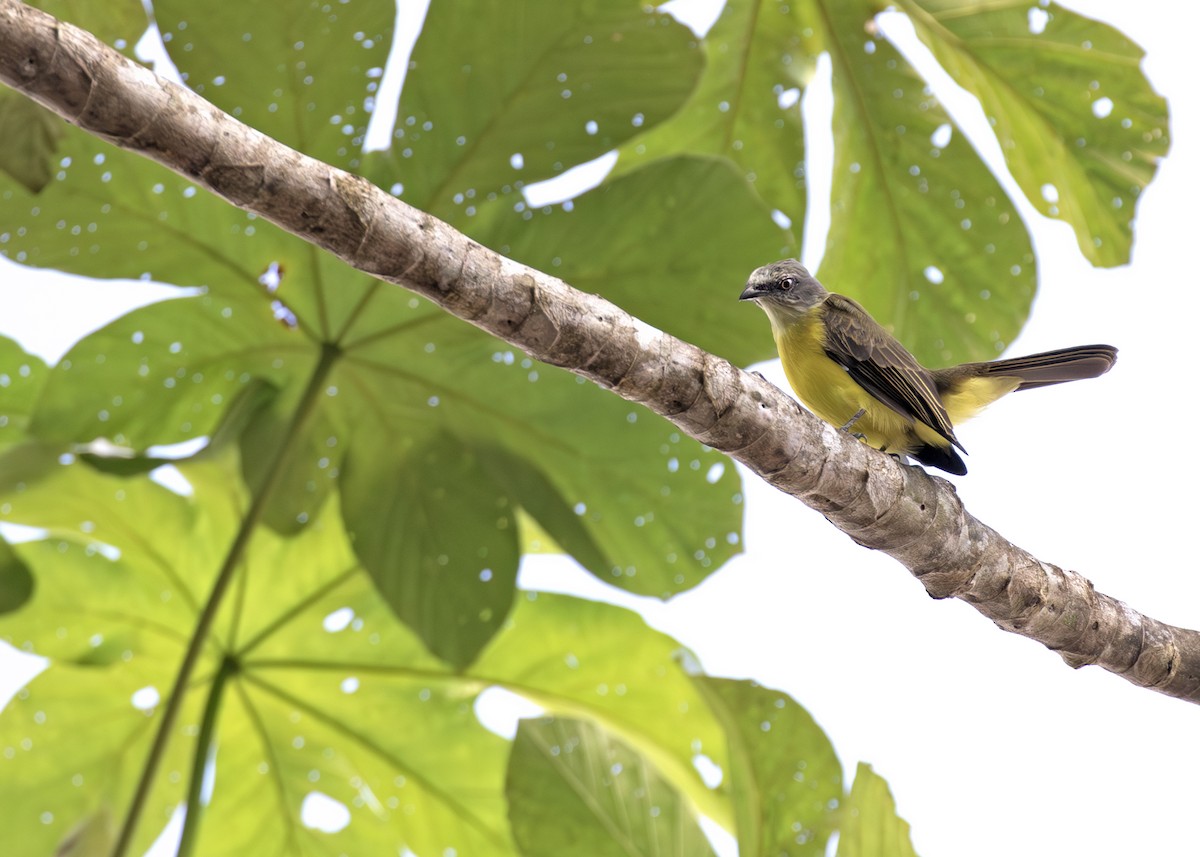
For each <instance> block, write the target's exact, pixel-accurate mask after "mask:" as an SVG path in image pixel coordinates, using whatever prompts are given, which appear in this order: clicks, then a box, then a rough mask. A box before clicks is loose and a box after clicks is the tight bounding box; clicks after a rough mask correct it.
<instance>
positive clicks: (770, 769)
mask: <svg viewBox="0 0 1200 857" xmlns="http://www.w3.org/2000/svg"><path fill="white" fill-rule="evenodd" d="M695 682H696V685H697V687H698V688H699V689H700V691H701V692H702V693H703V695H704V697H705V699H706V700H707V701H708V704H709V705H710V706H712V709H713V711H714V712H715V713H716V715H717V717H718V719H720V721H721V723H722V725H723V726H724V728H725V734H726V736H727V737H728V739H729V757H730V765H731V770H730V780H731V782H730V784H729V792H730V797H731V799H732V801H733V807H734V815H735V817H736V819H737V835H738V853H740V854H770V855H789V857H822V855H824V854H825V846H826V844H827V842H828V840H829V835H830V834H831V833H833V831H834V830H835V829H836V826H837V821H838V803H839V800H840V799H841V797H842V765H841V762H839V761H838V758H837V754H836V753H834V751H833V745H832V744H830V743H829V739H828V738H827V737H826V736H825V732H824V731H823V730H822V729H821V727H820V726H818V725H817V724H816V722H815V721H814V720H813V719H812V716H811V715H810V714H809V713H808V712H807V711H805V710H804V708H802V707H801V706H800V705H799V704H797V703H796V701H795V700H793V699H791V698H790V697H789V696H787V695H786V694H783V693H780V692H779V691H774V690H770V689H768V688H765V687H762V686H760V685H757V684H755V683H754V682H751V681H734V680H732V679H722V678H709V677H708V676H703V675H700V676H696V678H695Z"/></svg>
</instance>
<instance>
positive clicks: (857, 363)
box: [824, 294, 966, 452]
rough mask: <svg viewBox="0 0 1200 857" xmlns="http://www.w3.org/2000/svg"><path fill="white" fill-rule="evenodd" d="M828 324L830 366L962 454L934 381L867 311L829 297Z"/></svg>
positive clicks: (826, 331) (826, 313)
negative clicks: (842, 371)
mask: <svg viewBox="0 0 1200 857" xmlns="http://www.w3.org/2000/svg"><path fill="white" fill-rule="evenodd" d="M824 321H825V353H826V354H828V355H829V358H830V359H831V360H833V361H834V362H835V363H837V364H839V365H840V366H842V368H844V369H845V370H846V372H847V373H848V374H849V375H850V377H851V378H853V379H854V380H855V381H856V382H857V383H858V384H859V385H860V386H861V387H862V388H863V389H864V390H866V391H867V392H868V393H870V394H871V395H872V396H874V397H875V398H877V399H879V401H881V402H883V403H884V404H885V405H887V406H888V407H889V408H891V409H892V410H893V411H895V412H896V413H898V414H900V415H901V416H903V417H905V418H906V419H910V420H920V421H921V422H923V423H925V424H926V425H927V426H929V427H930V428H932V429H933V430H934V431H936V432H937V433H938V434H940V435H941V436H942V437H944V438H945V439H946V440H947V441H949V442H950V443H952V444H954V445H955V446H957V447H958V448H959V449H962V448H963V447H962V444H960V443H959V442H958V438H956V437H955V436H954V426H953V424H951V422H950V417H949V415H947V413H946V408H945V407H944V406H943V405H942V400H941V397H940V396H938V392H937V385H936V384H935V382H934V379H933V375H932V374H931V373H930V372H929V370H928V369H926V368H925V367H924V366H922V365H921V364H920V363H918V362H917V359H916V358H915V357H913V356H912V355H911V354H910V353H909V352H908V349H906V348H905V347H904V346H903V345H901V344H900V342H899V341H898V340H897V339H896V338H895V337H894V336H892V335H891V334H890V333H888V332H887V331H886V330H884V329H883V327H882V326H881V325H880V324H879V323H878V322H876V321H875V319H873V318H871V316H870V315H869V314H868V313H867V311H866V310H865V309H863V308H862V307H861V306H859V304H858V303H856V302H855V301H853V300H851V299H850V298H847V297H845V296H843V295H837V294H830V296H829V298H828V299H827V300H826V301H825V312H824ZM963 451H964V452H965V451H966V450H963Z"/></svg>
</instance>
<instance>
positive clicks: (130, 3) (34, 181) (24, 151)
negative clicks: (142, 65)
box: [0, 0, 147, 193]
mask: <svg viewBox="0 0 1200 857" xmlns="http://www.w3.org/2000/svg"><path fill="white" fill-rule="evenodd" d="M29 5H31V6H36V7H37V8H39V9H42V10H43V11H46V12H49V13H50V14H51V15H54V16H55V17H56V18H60V19H62V20H65V21H70V22H71V23H73V24H75V25H76V26H78V27H81V28H82V29H84V30H87V31H88V32H90V33H92V34H93V35H94V36H96V37H97V38H98V39H100V40H101V41H103V42H107V43H109V44H111V45H113V46H114V47H116V49H117V50H119V51H122V52H124V53H125V54H126V55H132V53H133V46H134V45H135V44H136V43H137V41H138V39H139V37H140V36H141V35H142V33H144V32H145V30H146V24H147V21H146V12H145V9H144V8H143V7H142V4H141V2H139V0H33V2H31V3H30V4H29ZM66 128H67V123H66V122H64V121H63V120H62V119H61V118H59V117H58V116H57V115H55V114H54V113H52V112H51V111H49V110H47V109H46V108H44V107H42V106H41V105H40V104H38V103H36V102H34V101H31V100H30V99H29V98H27V97H25V96H24V95H22V94H20V93H18V92H16V91H15V90H11V89H0V171H3V172H5V173H8V175H10V176H11V177H12V178H13V179H15V180H16V181H17V182H19V183H20V184H22V185H23V186H24V187H25V188H26V189H27V190H29V191H30V192H32V193H37V192H38V191H40V190H42V188H44V187H45V186H46V185H47V184H48V183H49V182H50V179H51V177H52V176H53V175H54V173H55V171H56V170H57V169H58V168H59V166H60V163H59V158H58V147H59V142H60V141H61V140H62V137H63V133H64V131H65V130H66ZM67 160H68V161H69V158H68V159H67Z"/></svg>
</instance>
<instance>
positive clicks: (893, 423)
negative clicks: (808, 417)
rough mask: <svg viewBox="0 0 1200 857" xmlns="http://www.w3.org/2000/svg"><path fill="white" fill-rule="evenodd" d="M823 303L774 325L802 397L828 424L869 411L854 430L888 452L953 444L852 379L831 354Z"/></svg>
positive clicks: (782, 355)
mask: <svg viewBox="0 0 1200 857" xmlns="http://www.w3.org/2000/svg"><path fill="white" fill-rule="evenodd" d="M822 311H823V308H822V307H819V306H818V307H816V308H814V309H812V310H810V311H809V312H808V313H806V314H804V315H800V316H794V317H792V318H789V319H779V320H776V318H774V316H773V314H770V313H768V314H769V315H772V318H771V329H772V332H773V333H774V335H775V345H776V346H777V347H778V348H779V356H780V359H781V360H782V362H783V373H784V375H786V376H787V379H788V383H789V384H791V386H792V389H793V390H794V391H795V393H796V396H797V397H798V398H799V399H800V401H801V402H803V403H804V406H805V407H806V408H808V409H809V410H810V411H812V412H813V413H814V414H816V415H817V416H819V417H820V418H821V419H823V420H825V422H827V423H830V424H832V425H834V426H837V427H839V428H840V427H841V426H843V425H845V424H846V423H847V422H849V420H850V419H851V418H852V417H853V416H854V415H855V414H856V413H858V412H859V410H864V411H865V412H866V413H864V414H863V416H861V417H860V418H859V419H858V420H857V421H856V422H855V423H854V427H853V428H852V429H851V431H853V432H855V433H856V434H861V435H863V436H864V439H865V440H866V442H867V443H868V444H870V445H871V446H873V447H875V448H876V449H882V450H884V451H886V452H895V453H908V452H911V451H912V450H914V449H916V448H917V447H918V446H920V445H921V443H922V442H924V443H932V444H935V445H937V446H948V445H949V444H948V442H947V441H946V440H945V439H944V438H943V437H941V435H939V434H938V433H937V432H935V431H933V429H931V428H929V427H928V426H926V425H925V424H924V423H919V422H917V423H914V421H912V420H909V419H906V418H905V417H903V416H901V415H900V414H898V413H896V412H895V411H894V410H892V409H891V408H889V407H888V406H887V405H885V404H883V403H882V402H880V401H879V400H878V399H876V398H875V397H874V396H872V395H871V394H870V393H868V392H867V391H866V390H864V389H863V388H862V387H861V386H859V384H858V383H857V382H856V381H854V379H852V378H851V377H850V375H849V374H848V373H847V372H846V370H845V369H843V368H842V367H841V366H839V365H838V364H837V363H835V362H834V361H833V360H831V359H830V358H829V356H828V355H827V354H826V353H825V328H824V325H823V324H821V323H820V322H821V316H820V314H821V312H822Z"/></svg>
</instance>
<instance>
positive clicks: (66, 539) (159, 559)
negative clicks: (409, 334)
mask: <svg viewBox="0 0 1200 857" xmlns="http://www.w3.org/2000/svg"><path fill="white" fill-rule="evenodd" d="M223 449H224V452H223V453H222V452H220V451H214V452H213V453H212V454H211V455H210V456H208V457H207V458H204V459H197V460H194V461H190V462H184V463H181V464H179V465H178V467H179V470H180V471H181V472H182V473H183V475H184V476H185V477H186V478H187V480H188V481H189V483H190V485H191V487H192V495H191V496H188V497H182V496H178V495H176V494H173V493H171V492H170V491H167V490H166V489H164V488H162V487H160V486H158V485H156V484H154V483H153V482H151V481H149V480H148V479H146V478H145V477H132V478H118V477H114V476H109V475H106V474H102V473H99V472H97V471H96V470H95V469H93V468H91V467H88V466H86V465H84V464H82V463H79V462H75V463H67V464H63V463H60V462H59V459H58V458H57V456H56V455H55V454H54V453H53V451H52V450H43V451H42V452H41V453H38V452H37V451H36V450H33V449H28V448H25V449H21V450H14V451H11V452H10V453H9V455H8V456H5V457H4V458H0V474H2V475H4V477H5V478H4V479H3V480H0V497H2V498H3V503H2V504H0V510H2V514H3V517H4V518H5V519H6V520H11V521H15V522H19V523H24V524H26V525H28V526H36V527H43V528H45V529H47V530H48V531H49V534H48V536H47V538H46V539H44V540H42V541H38V542H30V543H25V544H21V545H18V546H17V548H16V549H17V551H18V552H19V555H20V557H21V559H22V561H23V562H25V563H26V564H27V565H28V566H29V567H30V568H31V569H32V570H33V571H34V572H35V574H36V575H37V577H38V580H39V586H38V588H37V590H36V591H35V592H34V595H33V597H32V598H31V599H30V600H29V601H28V602H27V603H26V604H24V605H23V606H22V607H20V608H19V609H17V610H15V611H13V612H11V613H8V614H5V615H3V616H2V617H0V635H3V638H4V639H5V640H7V641H8V642H10V643H12V644H13V645H16V646H17V647H19V648H21V649H23V650H25V651H30V652H34V653H37V654H41V655H43V656H46V657H49V658H50V659H51V664H50V667H49V669H48V670H47V671H46V672H45V673H43V674H42V675H41V676H39V677H38V678H37V679H36V680H35V682H34V683H33V684H32V685H31V686H30V687H28V688H27V689H25V690H23V691H21V693H20V694H19V695H18V698H17V699H16V700H15V701H14V703H13V705H12V706H10V707H9V708H7V709H5V711H4V712H3V714H2V715H0V801H3V803H4V805H5V806H6V807H8V808H9V809H10V810H11V813H12V814H11V815H8V816H7V817H8V818H10V819H12V820H14V823H12V824H10V825H6V826H4V827H3V828H0V849H2V850H3V853H5V854H6V855H7V854H12V855H14V856H15V857H24V855H42V854H46V853H50V852H52V851H53V849H54V847H55V843H58V842H60V841H62V840H63V839H64V838H66V837H68V836H69V835H70V834H71V831H72V830H73V829H78V825H79V824H80V823H86V822H85V821H84V820H85V819H87V818H89V817H90V816H91V815H92V814H94V813H95V812H96V811H97V808H98V807H100V806H108V807H110V808H111V811H112V813H113V816H114V819H116V821H117V823H118V825H119V824H120V822H121V820H122V819H123V818H124V817H125V814H126V813H127V811H128V802H129V799H130V795H131V793H132V789H133V784H134V782H135V781H136V779H137V777H138V776H139V774H140V773H141V770H142V766H144V765H145V764H146V752H147V748H148V744H149V740H150V735H151V734H152V732H153V730H154V729H155V728H156V727H157V723H158V718H159V717H161V712H162V708H163V704H164V702H165V698H166V695H167V694H168V692H169V689H170V687H171V686H172V684H173V679H174V676H175V673H176V670H177V669H178V667H179V663H180V659H181V657H182V652H183V650H184V647H185V646H186V645H187V643H188V640H189V639H190V637H191V635H192V633H193V632H194V628H195V623H196V621H197V618H198V616H199V613H200V610H201V605H202V604H203V601H204V599H205V598H206V597H207V594H208V592H209V589H210V588H211V585H212V580H213V577H214V575H215V573H216V570H217V569H218V568H219V567H221V566H222V565H223V564H224V563H225V562H227V553H228V551H229V549H230V545H231V544H232V543H233V539H234V535H235V533H236V531H237V529H238V527H239V526H241V524H242V521H243V517H244V515H245V514H246V513H247V509H248V507H249V502H250V498H249V497H247V496H246V494H245V491H244V489H243V488H242V487H241V486H240V485H239V480H238V479H237V474H238V472H239V468H238V466H237V464H236V462H234V461H233V460H232V452H233V447H230V446H226V447H223ZM17 453H20V455H18V454H17ZM18 486H21V487H20V490H19V491H18V490H17V489H18ZM340 517H341V513H340V511H339V510H338V509H337V496H336V495H333V496H331V497H330V500H329V501H328V503H327V504H326V508H325V510H324V511H323V513H322V514H321V516H320V517H319V518H317V519H316V520H314V521H313V522H312V523H311V524H310V525H309V526H308V527H306V528H305V529H304V530H302V531H301V532H300V533H298V534H297V535H295V536H289V537H283V536H280V535H278V534H276V533H275V532H273V531H272V530H270V529H266V528H261V529H259V530H258V531H256V532H255V533H254V535H253V536H252V537H251V538H250V540H249V541H248V542H247V543H246V545H245V549H244V552H243V553H242V554H241V555H240V557H239V558H238V560H237V571H236V574H235V578H234V580H233V583H232V585H231V587H230V590H229V592H230V596H229V598H228V599H227V600H226V602H225V603H224V604H223V605H222V607H221V609H220V610H219V612H218V615H217V617H216V619H215V621H214V624H213V626H212V630H211V635H210V637H209V638H208V640H207V642H206V644H205V645H204V646H203V647H202V649H201V650H200V655H199V658H200V660H199V664H198V667H197V670H196V672H195V673H194V675H193V680H192V681H191V682H190V683H189V685H188V689H187V691H186V694H187V695H186V697H185V699H184V705H183V710H182V714H181V717H180V719H179V721H178V723H177V725H176V728H175V729H173V730H172V731H171V733H170V735H169V741H168V746H167V752H166V756H165V757H164V760H163V762H162V767H161V769H160V770H159V772H158V775H157V777H156V778H155V780H154V785H153V788H152V790H151V792H150V795H149V802H148V804H147V808H148V813H147V815H146V818H145V822H144V824H143V825H141V827H139V831H138V835H137V837H136V838H135V845H134V847H135V848H137V847H141V848H142V849H143V850H144V849H145V847H147V846H148V844H149V840H150V839H152V838H153V836H154V835H156V834H157V832H158V829H159V827H160V826H161V824H162V823H164V822H165V820H166V818H167V816H168V815H169V813H170V812H171V811H172V810H173V809H174V808H175V807H176V806H177V805H178V803H179V801H180V800H181V799H182V797H183V794H184V790H185V788H186V785H187V783H186V780H187V772H188V771H190V770H191V769H192V768H193V766H194V765H195V763H196V757H197V754H201V755H200V758H201V759H204V758H207V756H206V755H205V753H206V751H205V749H204V748H201V747H198V746H197V744H196V734H197V730H196V726H197V724H198V723H199V722H200V718H201V714H202V711H203V710H204V709H205V707H206V704H207V703H208V701H209V697H210V695H212V694H213V693H220V694H221V699H220V704H219V706H217V711H218V715H217V717H218V719H217V722H216V723H215V728H214V734H215V736H216V745H215V746H216V754H215V770H216V780H215V782H216V788H215V790H214V792H213V796H212V802H211V803H210V804H209V805H208V806H206V807H203V808H202V810H201V812H202V818H201V819H200V827H199V830H198V841H197V844H196V853H202V854H241V853H248V852H249V851H254V852H255V853H259V852H264V851H265V852H266V853H276V852H278V853H289V854H293V853H294V854H301V855H309V854H327V853H329V850H328V849H334V850H335V853H356V854H372V853H384V852H385V851H390V850H395V849H397V848H405V847H407V848H409V849H410V850H412V851H413V852H415V853H432V854H441V853H444V852H445V850H446V849H447V848H454V849H456V851H457V853H459V854H472V855H474V854H481V855H484V857H488V855H511V854H512V853H513V851H512V846H511V844H510V843H509V842H508V832H507V831H508V824H507V821H506V818H505V802H504V793H503V784H504V772H505V768H506V764H507V760H508V749H509V748H508V744H507V743H506V742H505V741H503V740H502V739H500V738H497V737H496V736H494V735H492V734H491V733H489V732H487V731H485V730H484V729H482V727H480V726H479V724H478V721H477V719H476V717H475V714H474V710H473V703H474V700H475V697H476V696H477V694H478V693H479V692H480V691H481V690H483V689H484V688H486V687H492V686H499V687H503V688H506V689H508V690H510V691H512V692H514V693H518V694H521V695H523V696H526V697H527V698H529V699H531V700H533V701H534V702H536V703H538V704H539V705H542V706H544V707H545V708H547V709H548V710H550V711H553V712H557V713H562V714H569V715H572V716H583V717H588V718H590V719H594V720H596V721H597V722H598V723H600V724H601V725H602V726H603V728H604V729H605V730H607V731H609V732H612V733H613V734H615V735H617V736H619V737H620V739H621V740H622V741H624V742H627V743H629V744H630V746H632V747H633V748H635V750H636V752H637V753H639V754H640V755H641V756H644V757H645V758H647V759H650V760H652V762H653V764H655V765H656V767H657V768H658V769H659V770H660V771H661V772H662V775H663V776H664V777H665V778H666V779H667V780H668V781H669V782H670V783H671V785H672V787H673V788H675V789H680V790H682V791H683V792H684V793H686V794H688V795H689V797H690V798H691V799H692V800H693V801H695V802H696V803H697V804H698V805H699V806H700V807H701V808H703V809H704V811H705V812H707V813H708V814H710V815H714V816H716V817H720V816H721V815H722V814H723V813H722V809H721V804H720V802H719V801H718V800H716V796H715V795H714V793H713V792H711V791H709V790H708V789H707V788H706V787H704V785H703V784H702V783H701V782H700V781H699V778H698V776H697V775H696V774H695V772H694V770H693V768H692V759H693V757H694V756H695V755H696V754H698V753H703V754H706V755H708V756H709V757H711V758H712V759H714V760H715V762H716V764H718V765H722V764H724V763H725V762H724V756H723V743H724V741H723V737H722V734H721V731H720V728H719V726H718V725H717V724H716V722H715V721H714V720H713V718H712V716H711V714H710V712H709V710H708V708H707V706H706V705H705V704H704V701H703V699H702V698H701V696H700V695H699V694H698V692H697V690H696V688H695V687H694V686H693V685H692V683H691V681H690V679H689V678H688V676H687V674H686V673H685V672H684V670H683V669H682V667H681V666H680V664H679V662H678V657H679V656H680V655H681V650H680V647H679V644H678V643H676V642H675V641H673V640H671V639H670V638H668V637H666V636H665V635H662V634H660V633H658V632H655V631H653V630H651V629H649V628H648V627H647V626H646V624H645V622H644V621H643V620H642V619H641V618H640V617H639V616H637V615H636V614H634V613H631V612H629V611H627V610H623V609H620V608H616V607H612V606H609V605H605V604H594V603H589V602H585V601H580V600H578V599H574V598H570V597H567V596H558V595H548V594H535V593H530V594H528V595H527V596H525V597H522V598H521V599H519V600H518V603H517V604H516V605H515V606H514V609H513V611H512V613H511V614H510V616H509V619H508V621H507V622H506V623H505V625H504V628H503V629H502V630H501V632H500V633H499V635H498V636H497V637H496V638H495V639H494V640H493V642H492V644H491V645H490V646H489V647H488V648H487V650H485V652H484V653H483V655H482V657H481V658H480V659H479V661H478V662H477V663H476V664H474V665H473V666H470V667H468V668H467V669H466V670H464V671H462V672H461V673H456V672H455V671H453V670H451V669H450V668H448V667H447V666H446V664H445V663H443V662H442V661H440V660H439V659H437V658H436V657H434V655H433V654H432V653H430V652H429V651H427V650H426V648H425V647H424V646H423V645H422V644H421V642H420V640H419V639H418V638H417V637H416V635H415V634H413V633H412V632H411V631H410V630H409V629H407V628H406V627H404V626H403V625H402V624H400V623H399V622H398V621H396V619H395V617H394V615H393V614H392V612H391V610H390V609H389V608H388V607H387V605H386V604H385V603H384V602H383V600H382V599H381V598H380V596H379V595H378V593H377V592H376V590H375V588H374V587H373V586H372V585H371V583H370V581H369V579H368V578H367V576H366V575H365V574H364V573H363V571H362V569H361V568H360V567H359V565H358V563H357V560H356V559H355V557H354V555H353V552H352V551H351V549H350V546H349V544H348V541H347V539H346V536H345V533H344V532H343V531H342V529H341V527H340ZM564 652H566V653H567V655H566V656H564ZM222 673H224V675H225V680H224V681H223V682H214V679H215V678H216V676H218V675H219V674H222ZM147 687H151V688H154V689H155V690H156V691H157V693H158V695H159V703H158V704H157V705H154V706H151V707H149V708H146V710H142V709H139V708H137V707H135V705H134V704H133V703H134V702H138V704H140V705H142V706H143V707H145V705H146V703H145V702H144V701H142V702H139V700H141V699H142V698H143V697H144V693H143V694H141V695H139V696H138V697H134V694H135V692H137V691H139V690H142V689H144V688H147ZM398 724H399V726H398ZM27 745H28V746H27ZM9 749H11V752H7V750H9ZM313 792H319V793H320V794H322V795H325V796H327V797H329V798H331V799H333V800H335V801H338V802H340V803H342V804H343V805H344V806H345V807H347V808H348V811H349V813H350V816H351V823H350V824H349V825H347V826H346V827H345V828H344V829H343V830H340V831H338V832H336V833H321V832H318V831H315V830H313V829H311V828H308V827H306V826H305V825H304V823H303V821H302V820H301V808H302V807H303V805H304V802H305V800H306V799H308V797H309V795H310V794H311V793H313ZM45 813H49V815H43V814H45Z"/></svg>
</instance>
